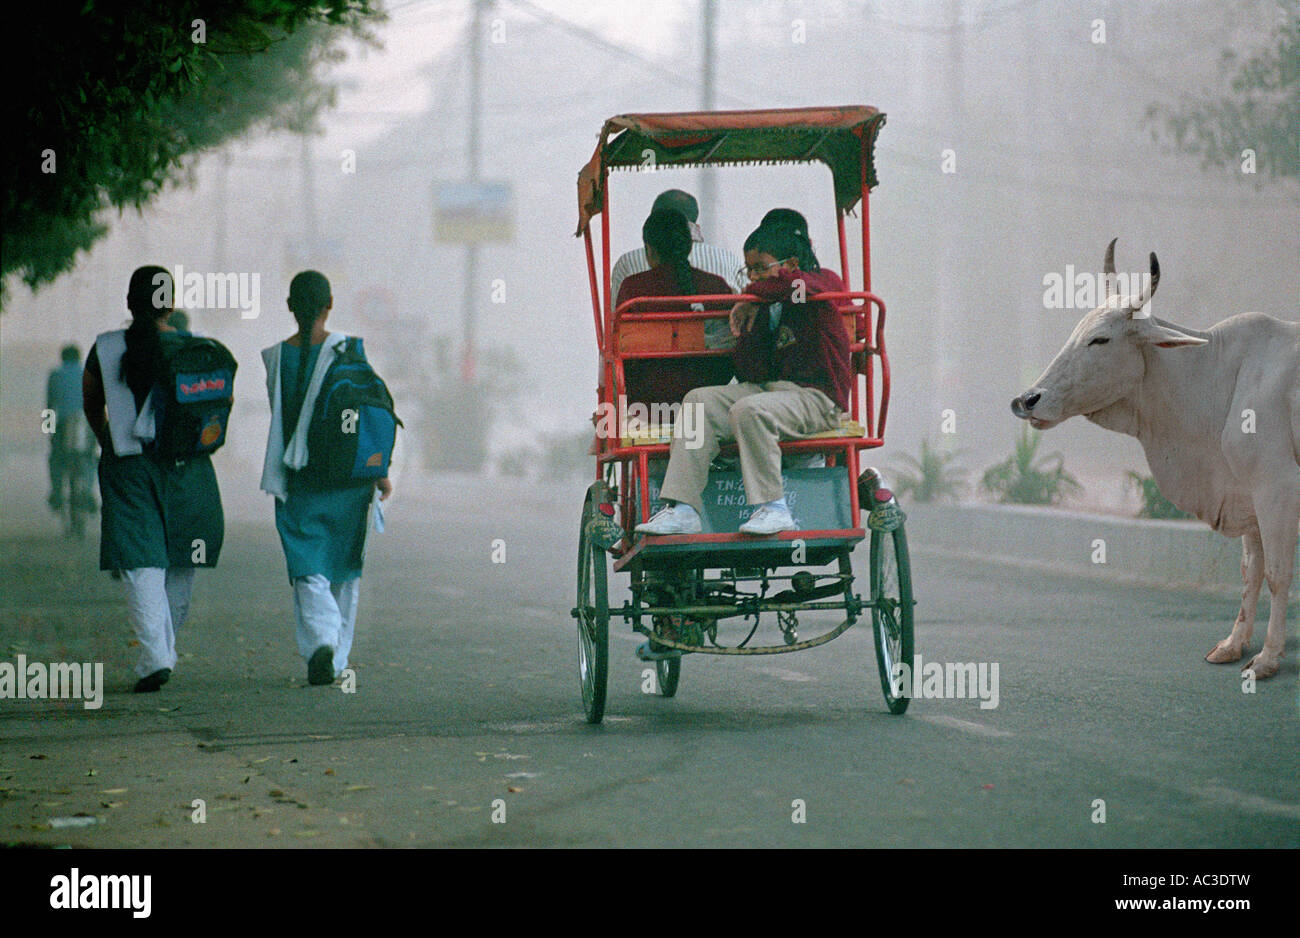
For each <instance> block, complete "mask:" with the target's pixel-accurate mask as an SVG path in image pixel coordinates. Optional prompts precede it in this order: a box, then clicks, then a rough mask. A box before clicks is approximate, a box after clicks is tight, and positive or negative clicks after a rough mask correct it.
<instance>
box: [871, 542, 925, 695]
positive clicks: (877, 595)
mask: <svg viewBox="0 0 1300 938" xmlns="http://www.w3.org/2000/svg"><path fill="white" fill-rule="evenodd" d="M871 632H872V637H873V644H874V645H875V646H876V664H877V666H878V667H879V670H880V687H881V690H882V691H884V694H885V705H886V706H888V707H889V712H890V713H893V714H901V713H903V712H904V711H906V710H907V705H908V703H909V702H910V697H907V696H903V695H902V694H901V693H900V694H895V693H894V691H895V686H894V683H893V681H891V679H890V676H891V674H892V672H893V668H894V665H896V664H906V665H907V667H908V668H911V667H912V661H913V634H912V566H911V563H910V562H909V560H908V554H907V534H906V532H905V531H904V530H903V528H902V527H901V526H900V527H898V528H897V529H895V530H893V531H885V532H882V531H872V532H871ZM912 680H913V681H914V680H916V675H912ZM908 689H909V691H910V687H909V688H908ZM898 690H900V691H901V690H902V688H901V687H900V688H898Z"/></svg>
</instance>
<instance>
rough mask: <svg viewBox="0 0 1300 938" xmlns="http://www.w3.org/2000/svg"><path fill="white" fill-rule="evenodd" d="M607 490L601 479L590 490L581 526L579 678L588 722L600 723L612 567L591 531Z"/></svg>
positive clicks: (579, 553) (583, 509) (578, 606)
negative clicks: (608, 565) (595, 541)
mask: <svg viewBox="0 0 1300 938" xmlns="http://www.w3.org/2000/svg"><path fill="white" fill-rule="evenodd" d="M603 491H604V483H601V482H597V483H595V484H594V485H592V487H591V488H590V489H588V490H587V499H586V501H585V502H583V505H582V524H581V526H580V527H579V529H578V604H577V607H576V611H577V614H578V615H577V618H578V681H579V684H580V685H581V687H582V708H583V710H584V711H586V714H587V722H588V723H599V722H600V721H601V719H602V718H603V717H604V716H605V690H606V687H607V685H608V678H609V571H608V568H607V561H606V559H605V551H604V550H602V549H601V548H600V547H598V546H596V544H594V543H593V542H592V540H591V537H590V536H589V535H588V533H587V524H588V522H589V521H590V520H591V518H592V515H593V514H594V513H595V512H596V510H597V509H596V504H597V502H598V501H599V500H600V498H601V497H602V493H603Z"/></svg>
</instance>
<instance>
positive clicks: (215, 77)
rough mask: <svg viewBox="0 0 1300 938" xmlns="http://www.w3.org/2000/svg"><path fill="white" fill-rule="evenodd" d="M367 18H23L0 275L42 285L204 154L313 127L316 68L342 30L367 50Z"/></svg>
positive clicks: (320, 98) (238, 6) (260, 1)
mask: <svg viewBox="0 0 1300 938" xmlns="http://www.w3.org/2000/svg"><path fill="white" fill-rule="evenodd" d="M71 9H73V10H75V9H76V8H75V7H72V8H71ZM380 15H381V14H380V13H379V12H378V8H377V7H376V6H375V3H374V0H318V2H298V0H203V2H187V0H180V2H143V3H105V2H96V0H87V2H85V3H84V5H83V6H82V8H81V9H80V12H79V14H78V13H76V12H73V13H71V14H69V5H66V4H47V5H41V4H37V5H36V6H35V7H29V8H28V9H27V13H26V14H25V16H24V17H23V19H21V20H18V21H16V22H17V23H20V24H21V26H19V27H16V30H15V32H13V33H11V34H10V42H9V44H8V45H9V46H10V49H9V50H7V51H6V57H7V58H8V60H9V61H8V63H7V64H8V66H9V68H10V70H11V72H10V74H11V78H10V87H9V94H8V95H7V96H6V98H7V101H6V104H5V110H6V120H5V130H6V141H5V148H6V151H7V153H6V160H5V184H4V202H3V211H4V215H3V225H4V253H3V268H2V269H0V277H3V278H4V279H5V280H6V281H7V279H8V277H9V275H10V274H16V275H18V276H20V277H21V278H22V280H23V282H24V283H26V284H27V285H28V286H30V287H32V288H33V289H35V288H36V287H39V286H40V285H42V284H44V283H48V282H49V281H51V280H53V279H54V278H55V277H57V276H58V275H59V274H60V273H62V272H64V271H66V270H68V269H70V268H71V267H72V266H73V263H74V261H75V258H76V254H77V252H78V251H80V250H88V249H89V248H90V247H91V245H92V244H94V242H95V241H96V240H97V239H98V238H100V237H102V236H103V235H104V234H105V233H106V231H107V230H108V229H107V225H106V224H105V221H104V219H103V215H104V214H105V211H106V210H107V209H110V208H117V209H119V210H121V209H124V208H126V207H134V208H136V209H137V210H138V209H140V208H141V207H142V206H143V205H144V204H145V203H147V202H148V201H149V200H150V199H152V198H153V197H154V196H156V195H157V194H158V193H159V192H161V191H162V190H163V189H164V188H166V187H167V186H168V185H169V184H174V183H176V182H179V181H183V180H184V179H185V178H186V175H187V167H188V165H190V163H191V162H192V158H193V157H194V156H195V155H196V154H198V153H199V152H201V151H203V150H205V149H208V148H210V147H214V146H216V145H218V144H220V143H222V142H224V141H226V140H229V139H231V138H232V137H235V136H238V135H240V134H242V133H245V132H247V131H249V130H251V129H253V128H255V127H265V128H268V129H275V128H287V129H292V130H299V131H305V130H308V129H313V126H312V125H313V121H314V116H315V115H316V113H317V112H318V111H319V109H320V108H321V107H322V106H324V105H326V104H328V103H331V102H332V100H333V93H334V89H333V88H332V87H330V86H326V85H324V84H322V83H321V82H320V81H319V80H318V79H317V78H316V76H315V69H316V66H317V65H318V64H320V63H321V62H322V61H326V60H330V59H334V58H337V57H338V56H339V55H340V53H338V52H337V50H335V49H334V47H333V46H334V43H335V41H336V40H337V39H339V38H341V37H342V36H343V35H345V34H346V33H349V32H350V33H352V34H354V35H357V36H360V37H363V38H366V39H369V40H371V41H373V37H370V36H369V34H368V33H367V32H366V24H367V23H368V22H371V21H373V20H375V19H377V18H378V17H379V16H380ZM19 29H20V30H21V36H20V35H19V34H18V31H17V30H19ZM51 170H52V171H51Z"/></svg>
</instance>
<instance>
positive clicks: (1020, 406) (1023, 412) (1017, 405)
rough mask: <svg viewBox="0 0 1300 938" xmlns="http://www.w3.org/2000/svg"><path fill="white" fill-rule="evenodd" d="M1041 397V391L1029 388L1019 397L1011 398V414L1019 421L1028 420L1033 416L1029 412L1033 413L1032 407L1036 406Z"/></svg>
mask: <svg viewBox="0 0 1300 938" xmlns="http://www.w3.org/2000/svg"><path fill="white" fill-rule="evenodd" d="M1042 397H1043V394H1042V392H1041V391H1037V390H1035V389H1033V388H1030V389H1029V390H1028V391H1026V392H1025V393H1024V394H1021V395H1020V396H1019V397H1013V398H1012V399H1011V412H1012V413H1013V414H1015V415H1016V416H1017V417H1019V418H1020V419H1021V420H1028V419H1029V418H1030V417H1032V416H1033V414H1032V413H1031V411H1033V409H1034V405H1035V404H1037V403H1038V402H1039V401H1040V400H1041V399H1042Z"/></svg>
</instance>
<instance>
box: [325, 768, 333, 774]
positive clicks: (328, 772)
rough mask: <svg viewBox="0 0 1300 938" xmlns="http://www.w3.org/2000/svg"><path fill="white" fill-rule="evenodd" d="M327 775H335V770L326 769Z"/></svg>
mask: <svg viewBox="0 0 1300 938" xmlns="http://www.w3.org/2000/svg"><path fill="white" fill-rule="evenodd" d="M325 774H326V775H333V774H334V770H333V769H326V770H325Z"/></svg>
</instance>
